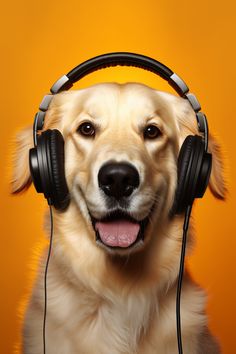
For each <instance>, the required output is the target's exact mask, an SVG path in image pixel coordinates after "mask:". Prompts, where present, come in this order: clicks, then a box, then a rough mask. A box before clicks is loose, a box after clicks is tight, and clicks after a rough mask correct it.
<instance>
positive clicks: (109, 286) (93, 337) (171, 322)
mask: <svg viewBox="0 0 236 354" xmlns="http://www.w3.org/2000/svg"><path fill="white" fill-rule="evenodd" d="M44 129H45V130H46V129H58V130H59V131H60V132H61V133H62V135H63V137H64V140H65V175H66V180H67V184H68V188H69V192H70V205H69V207H68V208H67V209H66V210H65V211H64V212H61V211H58V210H56V209H53V220H54V234H53V246H52V254H51V258H50V263H49V268H48V281H47V296H48V299H47V322H46V348H47V354H95V353H96V354H157V353H158V354H177V353H178V347H177V338H176V309H175V306H176V286H177V279H178V271H179V261H180V254H181V244H182V228H183V221H184V215H172V216H170V210H171V208H172V205H173V202H174V197H175V191H176V186H177V160H178V154H179V150H180V148H181V145H182V143H183V141H184V139H185V138H186V136H187V135H195V134H199V132H198V129H197V123H196V118H195V114H194V111H193V110H192V108H191V106H190V104H189V102H188V101H187V100H185V99H183V98H180V97H177V96H175V95H172V94H170V93H165V92H161V91H157V90H155V89H153V88H150V87H148V86H146V85H144V84H140V83H135V82H129V83H124V84H118V83H100V84H95V85H93V86H90V87H87V88H84V89H81V90H72V91H64V92H61V93H58V94H56V95H55V96H54V97H53V99H52V101H51V103H50V106H49V109H48V111H47V114H46V120H45V126H44ZM32 146H33V140H32V126H31V127H29V128H27V129H25V130H24V131H23V132H21V133H20V134H19V136H18V138H17V152H16V155H15V169H14V176H13V179H12V188H13V193H18V192H20V191H24V190H26V189H27V188H28V187H29V186H30V184H31V177H30V172H29V165H28V153H29V149H30V148H31V147H32ZM209 151H210V152H211V153H212V154H213V168H212V174H211V178H210V184H209V188H210V190H211V192H212V193H213V195H214V196H215V197H216V198H219V199H224V197H225V192H226V187H225V183H224V179H223V171H222V169H223V167H222V159H221V153H220V147H219V144H218V143H217V141H216V139H215V138H214V137H213V136H212V135H210V136H209ZM47 220H48V221H47V223H48V225H47V229H50V225H49V218H48V219H47ZM191 220H192V218H191ZM191 220H190V229H189V232H188V242H187V255H189V254H190V251H191V249H192V247H193V226H192V221H191ZM46 258H47V252H46V251H45V253H43V256H42V257H41V258H40V262H39V267H38V272H37V277H36V280H35V283H34V286H33V290H32V295H31V297H30V298H29V301H28V304H27V308H26V311H25V316H24V325H23V353H24V354H42V353H43V341H42V324H43V312H44V271H45V263H46ZM206 301H207V298H206V293H205V291H204V290H203V289H201V288H200V287H199V286H198V285H197V284H196V283H195V282H194V281H193V280H192V279H191V277H190V275H189V273H188V272H187V270H186V271H185V273H184V279H183V287H182V296H181V322H182V341H183V350H184V353H186V354H217V353H220V349H219V344H218V343H217V340H216V339H215V338H214V337H213V336H212V334H211V333H210V331H209V329H208V321H207V315H206V311H205V308H206Z"/></svg>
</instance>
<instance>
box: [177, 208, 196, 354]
mask: <svg viewBox="0 0 236 354" xmlns="http://www.w3.org/2000/svg"><path fill="white" fill-rule="evenodd" d="M191 210H192V204H191V205H188V206H187V209H186V212H185V217H184V224H183V238H182V249H181V257H180V264H179V276H178V285H177V293H176V329H177V339H178V349H179V354H183V348H182V337H181V318H180V297H181V289H182V280H183V273H184V259H185V249H186V241H187V233H188V226H189V219H190V215H191Z"/></svg>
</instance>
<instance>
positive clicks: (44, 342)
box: [43, 205, 53, 354]
mask: <svg viewBox="0 0 236 354" xmlns="http://www.w3.org/2000/svg"><path fill="white" fill-rule="evenodd" d="M49 209H50V222H51V231H50V241H49V248H48V257H47V263H46V267H45V273H44V316H43V354H46V317H47V273H48V264H49V259H50V255H51V249H52V236H53V215H52V206H51V205H49Z"/></svg>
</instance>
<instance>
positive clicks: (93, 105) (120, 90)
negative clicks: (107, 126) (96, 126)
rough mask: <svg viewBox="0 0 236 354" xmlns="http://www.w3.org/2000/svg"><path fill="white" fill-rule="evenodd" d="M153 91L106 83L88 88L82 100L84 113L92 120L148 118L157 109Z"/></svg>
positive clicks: (133, 86)
mask: <svg viewBox="0 0 236 354" xmlns="http://www.w3.org/2000/svg"><path fill="white" fill-rule="evenodd" d="M158 106H159V105H158V100H157V97H156V95H155V91H154V90H153V89H152V88H149V87H147V86H145V85H143V84H138V83H126V84H117V83H106V84H97V85H95V86H93V87H90V88H89V90H88V91H87V95H86V99H85V100H84V104H83V108H84V111H85V112H87V113H89V114H90V115H91V116H93V117H94V118H96V117H98V118H99V117H103V118H106V117H107V118H110V117H112V116H114V115H116V117H117V116H118V117H119V118H120V119H122V117H124V118H127V116H129V117H134V118H138V117H145V116H150V114H152V113H153V112H154V111H155V110H157V109H158V108H159V107H158Z"/></svg>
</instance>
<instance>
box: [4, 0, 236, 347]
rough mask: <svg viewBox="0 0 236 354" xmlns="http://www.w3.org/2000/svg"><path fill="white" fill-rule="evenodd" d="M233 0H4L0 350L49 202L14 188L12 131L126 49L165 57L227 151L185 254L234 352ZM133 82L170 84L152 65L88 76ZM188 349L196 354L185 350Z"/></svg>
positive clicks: (217, 329) (11, 339)
mask: <svg viewBox="0 0 236 354" xmlns="http://www.w3.org/2000/svg"><path fill="white" fill-rule="evenodd" d="M235 11H236V4H235V1H233V0H232V1H229V0H225V1H224V2H219V1H218V2H217V1H215V0H214V1H213V0H210V1H206V0H198V1H194V2H193V1H191V2H190V1H186V0H182V1H173V0H171V1H166V0H146V1H139V0H135V1H134V0H132V1H128V0H125V1H124V0H120V1H102V0H99V1H98V0H96V1H87V2H86V3H85V2H84V1H83V2H82V1H78V0H76V1H75V0H74V1H70V0H68V1H65V2H63V3H62V2H59V1H55V0H52V1H48V0H47V1H45V0H41V1H29V0H25V1H14V2H12V1H9V2H4V3H2V5H1V16H2V18H1V21H0V26H1V43H2V46H1V47H2V54H1V61H2V63H1V102H2V103H1V116H2V118H1V129H0V134H1V138H0V144H1V146H0V153H1V156H0V157H1V171H2V173H1V190H0V192H1V203H0V208H1V212H0V215H1V229H0V230H1V257H0V267H1V292H0V306H1V309H0V313H1V321H0V326H1V328H0V333H1V341H0V342H1V344H0V347H1V348H0V352H1V353H4V354H7V353H12V348H13V344H14V343H15V342H16V340H17V333H18V332H19V329H18V328H19V324H18V321H17V316H16V313H17V307H18V304H19V302H20V300H21V299H22V297H23V295H24V294H25V292H26V290H27V287H28V285H29V263H30V262H31V259H32V250H33V248H34V247H35V246H36V245H37V244H38V243H39V242H41V240H43V238H44V234H43V231H42V223H43V211H44V210H45V209H46V202H45V201H44V200H43V197H42V196H41V195H37V194H36V192H35V191H34V189H33V188H30V190H29V191H28V192H27V193H26V194H25V195H23V196H21V197H15V196H10V194H9V191H10V188H9V174H10V173H9V170H10V164H11V162H10V152H11V140H12V138H13V136H14V134H15V132H16V131H17V130H19V129H20V128H23V127H24V126H26V125H29V124H31V123H32V122H33V117H34V114H35V112H36V111H37V107H38V105H39V103H40V101H41V98H42V97H43V95H44V94H45V93H47V92H48V90H49V88H50V86H51V84H52V83H53V82H54V81H55V80H56V79H57V78H59V77H60V76H61V75H62V74H65V73H66V72H68V71H69V70H70V69H72V68H73V67H74V66H76V65H77V64H79V63H80V62H82V61H84V60H86V59H89V58H90V57H93V56H95V55H99V54H102V53H106V52H114V51H130V52H137V53H140V54H144V55H148V56H151V57H153V58H156V59H157V60H159V61H161V62H163V63H165V64H166V65H167V66H169V67H170V68H171V69H172V70H174V71H175V72H176V73H178V74H179V75H180V76H181V77H183V79H184V80H185V81H186V82H187V83H188V85H189V86H190V88H191V90H192V91H193V92H194V93H195V94H196V95H197V97H198V99H199V100H200V102H201V104H202V107H203V111H204V112H205V113H206V114H207V116H208V121H209V126H210V130H211V131H212V132H213V133H214V132H215V133H217V134H218V136H219V139H220V142H221V143H222V145H223V148H224V151H225V153H226V156H227V160H228V163H227V166H228V172H227V179H228V185H229V189H230V194H229V197H228V199H227V201H226V202H225V203H224V202H221V201H218V200H216V199H214V198H213V197H212V195H211V194H210V193H209V191H208V192H207V193H206V196H205V197H204V200H202V201H201V200H200V201H197V203H196V204H195V208H194V219H195V226H196V231H197V246H196V249H195V252H194V255H193V256H192V257H191V259H190V261H189V263H190V266H191V271H192V274H193V276H194V278H195V279H196V280H197V281H198V282H199V283H200V284H201V285H202V286H203V287H205V288H207V289H208V292H209V305H208V312H209V316H210V327H211V329H212V330H213V332H214V334H215V335H217V336H218V337H219V339H220V341H221V343H222V348H223V353H224V354H233V353H235V343H234V339H235V334H234V332H235V317H236V312H235V295H236V291H235V258H236V257H235V248H236V237H235V236H236V235H235V226H234V224H235V210H236V205H235V192H236V191H235V187H236V184H235V182H234V181H235V177H236V171H235V160H236V157H235V156H236V154H235V139H236V138H235V132H236V124H235V120H236V118H235V112H234V109H233V107H234V106H235V87H234V81H235V79H236V77H235V71H236V70H235V65H236V64H235V63H236V55H235V53H236V50H235V38H236V36H235V35H236V33H235V32H236V31H235V22H236V18H235ZM106 81H119V82H125V81H137V82H143V83H145V84H147V85H150V86H152V87H155V88H157V89H162V90H170V91H171V92H172V90H171V89H170V88H169V87H168V86H167V84H166V83H165V82H163V81H162V80H161V79H159V78H157V77H156V76H155V75H154V74H152V73H149V72H146V71H144V70H141V69H135V68H120V67H117V68H109V69H106V70H101V71H99V72H96V73H94V74H91V75H89V76H88V77H86V78H85V79H82V80H81V81H80V83H79V84H77V85H76V87H78V88H82V87H86V86H88V85H91V84H94V83H97V82H106ZM188 354H190V353H188Z"/></svg>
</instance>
